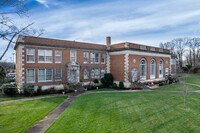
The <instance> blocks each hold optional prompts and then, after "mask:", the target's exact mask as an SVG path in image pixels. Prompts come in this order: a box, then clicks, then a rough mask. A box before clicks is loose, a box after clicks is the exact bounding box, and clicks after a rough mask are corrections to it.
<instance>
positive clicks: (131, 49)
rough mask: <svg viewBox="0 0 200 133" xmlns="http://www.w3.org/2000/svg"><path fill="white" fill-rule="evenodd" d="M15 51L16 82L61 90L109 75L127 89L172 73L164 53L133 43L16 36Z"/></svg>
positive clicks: (109, 39) (167, 53)
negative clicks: (72, 84)
mask: <svg viewBox="0 0 200 133" xmlns="http://www.w3.org/2000/svg"><path fill="white" fill-rule="evenodd" d="M14 49H15V50H16V74H17V75H16V82H17V86H18V87H21V86H23V85H25V84H33V85H35V86H39V85H41V86H42V88H43V89H46V88H49V87H55V88H62V87H63V85H62V84H63V83H64V82H66V81H67V82H71V83H78V82H82V83H83V84H88V83H89V82H91V81H93V80H94V79H99V80H100V79H101V78H102V77H103V76H104V74H105V73H111V74H112V75H113V78H114V81H115V82H116V83H117V84H118V83H119V82H120V81H123V82H124V83H125V86H126V87H128V86H129V85H130V83H131V82H134V81H138V80H139V81H140V82H150V81H159V80H164V77H165V75H169V74H170V73H171V71H170V70H171V65H170V62H171V54H170V51H169V50H167V49H161V48H157V47H151V46H145V45H140V44H135V43H129V42H125V43H120V44H112V45H111V38H110V37H107V39H106V45H104V44H93V43H85V42H76V41H65V40H57V39H48V38H39V37H31V36H19V37H18V39H17V43H16V45H15V47H14Z"/></svg>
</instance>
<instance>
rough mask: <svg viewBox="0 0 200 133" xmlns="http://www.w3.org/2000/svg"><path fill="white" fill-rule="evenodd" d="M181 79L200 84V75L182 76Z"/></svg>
mask: <svg viewBox="0 0 200 133" xmlns="http://www.w3.org/2000/svg"><path fill="white" fill-rule="evenodd" d="M181 80H182V81H184V82H186V83H192V84H198V85H200V76H199V75H188V77H185V78H182V79H181Z"/></svg>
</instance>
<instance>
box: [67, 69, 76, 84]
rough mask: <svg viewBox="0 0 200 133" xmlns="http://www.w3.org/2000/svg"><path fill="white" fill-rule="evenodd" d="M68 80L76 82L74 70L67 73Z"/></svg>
mask: <svg viewBox="0 0 200 133" xmlns="http://www.w3.org/2000/svg"><path fill="white" fill-rule="evenodd" d="M68 78H69V79H68V80H69V82H70V83H76V70H70V74H69V77H68Z"/></svg>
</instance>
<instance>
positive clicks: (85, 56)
mask: <svg viewBox="0 0 200 133" xmlns="http://www.w3.org/2000/svg"><path fill="white" fill-rule="evenodd" d="M83 58H84V59H83V63H84V64H88V63H89V53H88V52H84V53H83Z"/></svg>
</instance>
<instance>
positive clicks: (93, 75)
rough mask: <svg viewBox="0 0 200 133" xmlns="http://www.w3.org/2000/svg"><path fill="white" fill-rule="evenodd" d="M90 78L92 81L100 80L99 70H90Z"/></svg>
mask: <svg viewBox="0 0 200 133" xmlns="http://www.w3.org/2000/svg"><path fill="white" fill-rule="evenodd" d="M91 78H92V79H97V78H100V69H99V68H93V69H92V70H91Z"/></svg>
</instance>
